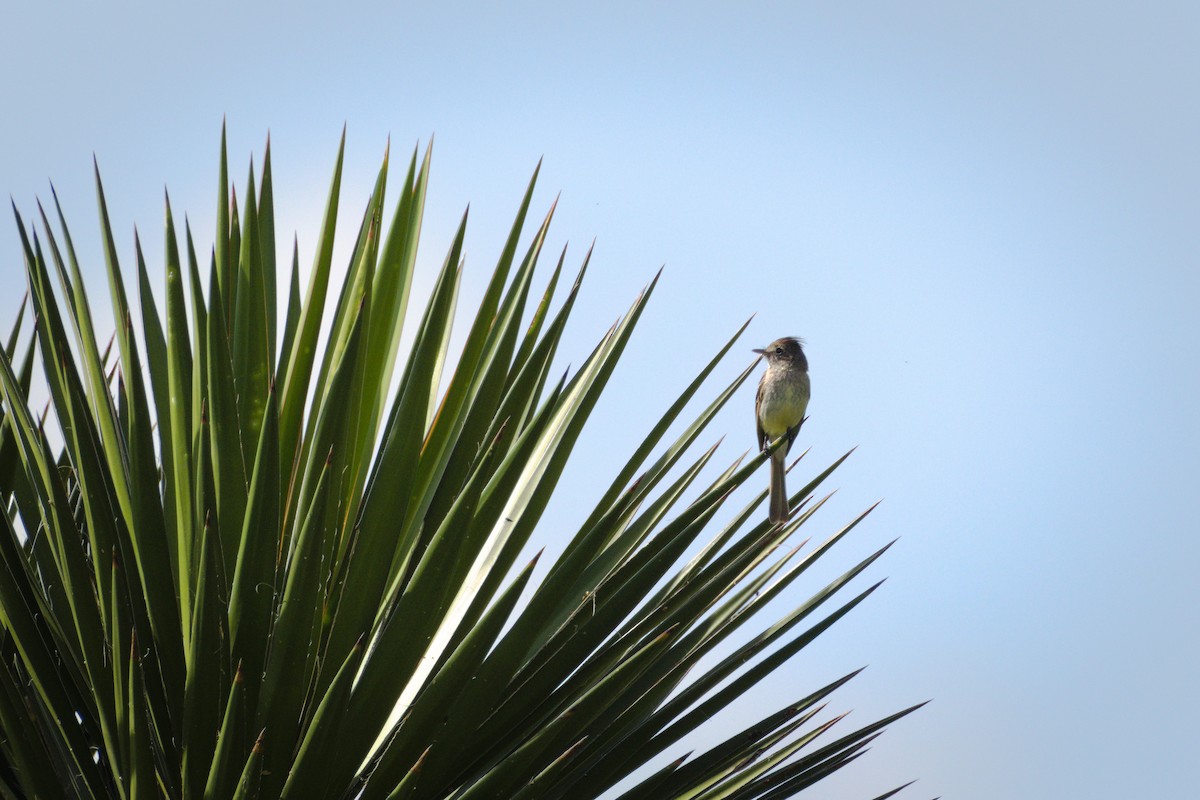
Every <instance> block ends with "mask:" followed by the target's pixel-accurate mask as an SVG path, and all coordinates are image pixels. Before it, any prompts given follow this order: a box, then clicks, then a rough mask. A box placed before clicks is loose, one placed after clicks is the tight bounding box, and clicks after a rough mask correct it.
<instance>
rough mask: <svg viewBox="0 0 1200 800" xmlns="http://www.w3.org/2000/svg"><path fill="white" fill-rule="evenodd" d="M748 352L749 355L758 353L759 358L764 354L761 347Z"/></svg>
mask: <svg viewBox="0 0 1200 800" xmlns="http://www.w3.org/2000/svg"><path fill="white" fill-rule="evenodd" d="M750 352H751V353H758V354H759V355H760V356H761V355H762V354H763V353H765V352H766V350H763V349H762V348H761V347H756V348H754V349H753V350H751V351H750Z"/></svg>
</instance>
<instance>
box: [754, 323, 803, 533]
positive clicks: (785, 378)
mask: <svg viewBox="0 0 1200 800" xmlns="http://www.w3.org/2000/svg"><path fill="white" fill-rule="evenodd" d="M754 352H755V353H758V354H759V355H761V356H762V357H763V358H765V359H766V360H767V369H766V371H765V372H763V375H762V378H761V379H760V380H759V382H758V394H757V396H756V397H755V400H754V421H755V424H756V426H757V429H758V446H759V449H760V450H764V451H765V450H766V449H767V448H768V446H769V445H770V444H771V443H772V442H774V441H775V440H776V439H779V438H780V437H782V436H786V437H787V441H786V442H784V443H783V444H781V445H779V447H777V448H775V451H774V452H773V453H772V454H771V484H770V496H771V499H770V505H769V509H770V510H769V518H770V520H771V522H772V523H779V522H786V521H787V518H788V515H789V513H790V509H789V508H788V495H787V486H786V484H785V480H784V473H785V469H784V461H785V459H786V458H787V454H788V450H790V449H791V446H792V442H793V441H795V439H796V434H797V433H798V432H799V431H800V426H801V425H803V424H804V420H805V419H807V417H805V416H804V412H805V411H807V410H808V399H809V396H810V394H811V384H810V382H809V379H808V358H807V357H806V356H805V355H804V340H803V339H799V338H796V337H794V336H785V337H783V338H782V339H776V340H775V341H773V342H771V343H770V344H769V345H767V346H766V347H763V348H761V349H757V348H756V349H755V350H754Z"/></svg>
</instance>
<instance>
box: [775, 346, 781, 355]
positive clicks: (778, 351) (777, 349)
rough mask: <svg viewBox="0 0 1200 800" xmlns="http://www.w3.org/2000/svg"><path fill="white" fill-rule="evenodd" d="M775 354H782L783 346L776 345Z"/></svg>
mask: <svg viewBox="0 0 1200 800" xmlns="http://www.w3.org/2000/svg"><path fill="white" fill-rule="evenodd" d="M775 355H777V356H781V355H783V348H782V347H776V348H775Z"/></svg>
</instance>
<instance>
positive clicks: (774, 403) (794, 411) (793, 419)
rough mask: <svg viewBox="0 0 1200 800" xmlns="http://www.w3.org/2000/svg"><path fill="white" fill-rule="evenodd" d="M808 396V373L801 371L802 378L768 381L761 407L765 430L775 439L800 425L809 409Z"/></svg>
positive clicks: (760, 411) (765, 385) (764, 388)
mask: <svg viewBox="0 0 1200 800" xmlns="http://www.w3.org/2000/svg"><path fill="white" fill-rule="evenodd" d="M808 397H809V382H808V373H801V379H800V380H788V381H778V380H776V381H767V382H766V383H765V384H764V387H763V397H762V405H761V407H760V409H759V413H760V414H761V415H762V419H761V420H760V421H761V423H762V429H763V432H765V433H766V434H767V436H769V437H771V438H772V439H774V438H776V437H779V436H782V435H783V434H785V433H787V431H788V429H789V428H794V427H796V426H797V425H799V424H800V420H802V419H804V412H805V411H806V410H807V409H808Z"/></svg>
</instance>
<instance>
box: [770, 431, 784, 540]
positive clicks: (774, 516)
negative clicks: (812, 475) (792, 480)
mask: <svg viewBox="0 0 1200 800" xmlns="http://www.w3.org/2000/svg"><path fill="white" fill-rule="evenodd" d="M786 458H787V452H786V451H785V450H784V448H782V447H780V448H778V449H777V450H776V451H775V452H774V453H773V454H772V455H771V501H770V503H771V510H770V519H771V522H787V518H788V494H787V485H786V483H785V480H784V472H785V470H784V460H785V459H786Z"/></svg>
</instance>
